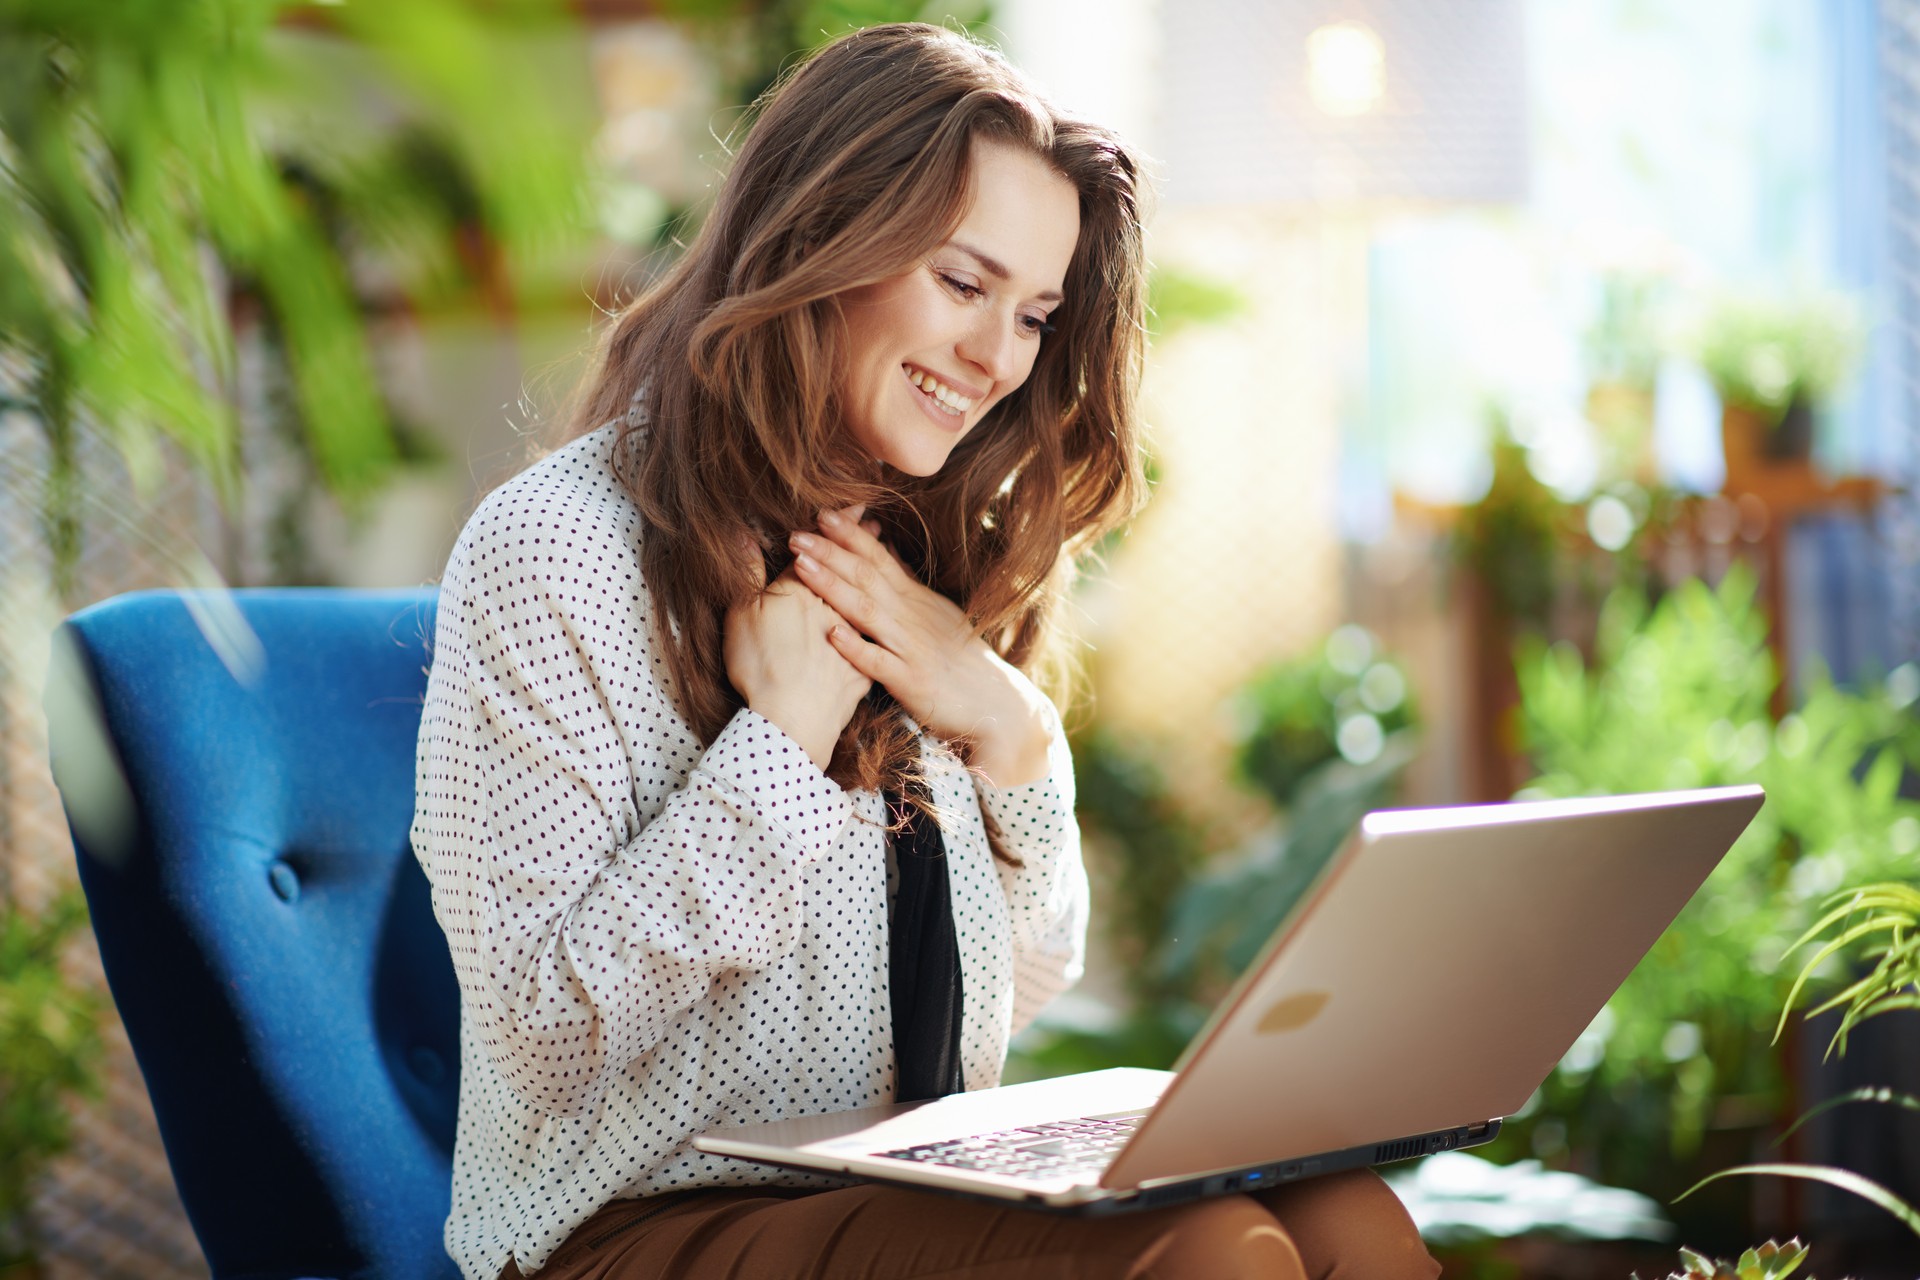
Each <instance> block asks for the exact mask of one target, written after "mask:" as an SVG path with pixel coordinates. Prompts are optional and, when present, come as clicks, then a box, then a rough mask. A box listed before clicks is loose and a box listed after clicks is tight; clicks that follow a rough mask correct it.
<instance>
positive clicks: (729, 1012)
mask: <svg viewBox="0 0 1920 1280" xmlns="http://www.w3.org/2000/svg"><path fill="white" fill-rule="evenodd" d="M1139 197H1140V191H1139V187H1138V175H1137V170H1136V166H1135V163H1134V161H1133V159H1132V158H1131V157H1130V156H1129V154H1128V153H1127V151H1126V150H1125V149H1124V148H1123V147H1122V146H1121V145H1120V144H1119V143H1118V142H1117V141H1116V140H1115V139H1114V138H1113V137H1112V136H1111V135H1110V134H1108V133H1106V132H1105V131H1103V130H1100V129H1098V128H1095V127H1093V126H1091V125H1088V124H1085V123H1082V122H1079V121H1075V120H1072V119H1068V118H1066V117H1063V116H1062V115H1060V114H1059V113H1058V112H1057V111H1055V110H1054V109H1053V108H1052V107H1050V106H1048V105H1047V104H1046V103H1045V102H1043V101H1042V100H1041V99H1040V98H1039V97H1038V96H1037V95H1036V94H1035V93H1034V92H1033V90H1032V89H1031V88H1030V87H1029V86H1028V85H1027V84H1026V83H1025V81H1024V80H1022V79H1021V78H1020V76H1019V75H1018V74H1017V73H1016V72H1014V71H1013V70H1012V69H1011V68H1010V67H1008V66H1007V65H1006V64H1005V63H1004V62H1003V61H1001V60H1000V59H999V58H998V57H997V56H995V55H993V54H992V53H990V52H988V51H985V50H983V49H980V48H978V47H976V46H974V45H973V44H971V43H969V42H968V41H967V40H965V39H964V38H962V37H960V36H957V35H954V34H953V33H950V32H946V31H943V30H940V29H938V28H934V27H927V26H919V25H906V26H890V27H879V28H873V29H870V30H868V31H865V32H861V33H857V34H854V35H850V36H848V37H846V38H844V39H842V40H840V41H837V42H835V43H834V44H832V45H830V46H829V47H828V48H826V49H825V50H824V51H822V52H821V53H819V54H818V55H816V56H815V57H814V58H813V59H812V60H810V61H809V62H808V63H806V64H805V65H804V66H802V67H801V68H800V69H798V70H797V71H796V72H795V73H794V74H792V75H791V76H790V77H789V78H788V80H787V81H786V82H785V83H784V84H783V85H782V86H781V87H779V88H778V89H777V90H776V91H774V92H773V93H772V94H771V95H770V96H769V99H768V100H767V101H766V102H765V104H764V106H763V109H762V111H761V113H760V115H759V118H758V119H757V121H756V123H755V124H754V126H753V129H752V131H751V135H750V137H749V139H748V141H747V143H746V145H745V147H744V148H743V149H742V151H741V153H740V155H739V157H738V160H737V162H736V164H735V166H734V169H733V173H732V175H731V177H730V178H729V180H728V182H727V184H726V186H725V189H724V190H723V191H722V193H721V195H720V197H719V199H718V201H717V203H716V206H715V208H714V210H713V213H712V215H711V217H710V219H709V221H708V223H707V224H706V226H705V228H704V229H703V230H702V232H701V234H700V236H699V238H698V239H697V240H696V241H695V243H694V244H693V245H692V247H691V248H690V249H689V251H688V252H687V254H686V255H685V257H684V258H683V259H682V260H681V262H680V263H679V265H678V266H677V267H676V268H675V270H674V271H673V272H672V274H671V275H670V276H669V277H668V278H667V279H666V280H665V281H664V282H663V283H662V284H661V285H659V286H658V287H657V288H655V289H654V290H652V291H651V292H649V293H648V294H647V295H646V296H645V297H644V298H642V299H641V300H639V301H638V302H637V303H636V304H634V306H633V307H632V308H631V309H630V310H628V311H627V312H626V313H625V314H624V315H623V316H621V317H620V319H619V321H618V322H617V323H616V324H615V326H614V327H613V330H612V332H611V334H610V336H609V340H608V342H607V345H606V350H605V354H604V359H603V362H602V365H601V368H600V370H599V372H598V374H597V376H596V379H595V381H594V383H593V384H592V387H591V390H590V391H589V393H588V395H587V397H586V402H585V408H584V412H583V414H582V415H581V417H580V422H581V424H582V427H581V431H580V432H579V433H578V434H577V438H575V439H574V440H573V441H572V442H571V443H569V444H567V445H565V446H564V447H562V448H560V449H559V450H557V451H556V452H554V453H553V454H551V455H550V456H549V457H547V458H546V459H544V460H543V461H541V462H539V463H538V464H536V465H535V466H533V467H532V468H530V469H529V470H527V471H526V472H524V473H522V474H521V475H520V476H518V477H517V478H515V479H514V480H512V481H510V482H509V483H507V484H506V485H505V486H503V487H502V488H501V489H499V490H498V491H496V492H495V493H493V494H492V495H491V496H490V497H489V498H488V499H487V500H486V501H485V502H484V503H483V504H482V505H481V507H480V509H479V510H478V511H477V512H476V513H475V515H474V516H473V518H472V520H471V521H470V522H469V524H468V526H467V528H466V530H465V532H464V533H463V534H462V536H461V538H460V541H459V544H458V546H456V548H455V550H454V552H453V556H452V558H451V560H450V562H449V564H448V566H447V572H446V577H445V580H444V583H443V586H442V593H441V606H440V621H439V624H438V635H437V647H436V651H435V655H434V664H433V673H432V679H431V683H430V688H429V692H428V698H427V706H426V713H425V717H424V720H423V722H422V726H421V736H420V747H419V756H418V776H417V782H418V810H417V816H416V818H415V823H414V831H413V837H414V847H415V850H416V852H417V853H418V855H419V857H420V859H421V861H422V863H423V864H424V865H425V867H426V869H427V872H428V875H429V877H430V879H431V880H432V883H433V894H434V907H435V911H436V914H437V915H438V917H439V920H440V922H441V924H442V926H443V927H444V928H445V930H446V933H447V937H448V939H449V941H450V943H451V946H452V951H453V958H454V963H455V968H456V970H457V971H458V974H459V977H460V982H461V989H462V1022H461V1031H462V1076H461V1090H460V1120H459V1138H458V1144H457V1147H456V1151H455V1160H454V1203H453V1211H452V1214H451V1216H450V1218H449V1220H448V1223H447V1244H448V1249H449V1251H450V1252H451V1253H452V1255H453V1256H454V1257H455V1258H456V1259H457V1260H458V1261H459V1263H460V1265H461V1268H462V1270H463V1271H464V1273H465V1274H466V1275H467V1277H468V1278H469V1280H481V1278H482V1277H488V1278H491V1277H494V1276H517V1275H530V1274H535V1273H537V1274H538V1275H539V1276H541V1277H542V1278H543V1280H544V1278H545V1277H548V1276H552V1277H555V1278H556V1280H565V1278H567V1277H576V1276H588V1275H592V1276H604V1277H640V1276H647V1277H653V1276H687V1277H701V1276H709V1275H713V1276H718V1275H728V1276H752V1277H776V1276H802V1275H805V1276H840V1275H874V1276H900V1277H906V1276H932V1275H939V1276H943V1277H962V1276H982V1277H985V1276H995V1277H1014V1276H1029V1275H1031V1276H1042V1275H1045V1276H1089V1277H1091V1276H1122V1275H1143V1276H1144V1275H1153V1276H1162V1277H1173V1276H1183V1277H1184V1276H1207V1277H1209V1278H1217V1277H1226V1276H1237V1275H1249V1276H1251V1275H1261V1276H1267V1275H1273V1276H1298V1275H1314V1276H1321V1275H1348V1276H1357V1275H1365V1276H1368V1277H1381V1278H1389V1277H1394V1276H1400V1275H1406V1276H1430V1275H1432V1274H1434V1268H1433V1265H1432V1263H1431V1260H1430V1259H1428V1258H1427V1255H1426V1253H1425V1251H1424V1250H1422V1249H1421V1248H1420V1247H1419V1243H1418V1240H1417V1237H1416V1236H1414V1234H1413V1233H1412V1230H1411V1227H1410V1224H1409V1223H1408V1221H1407V1218H1406V1215H1405V1213H1404V1211H1403V1210H1401V1208H1400V1206H1399V1204H1398V1202H1397V1201H1395V1200H1394V1199H1393V1197H1392V1195H1391V1193H1390V1192H1388V1191H1386V1189H1385V1188H1384V1186H1383V1185H1382V1184H1381V1183H1380V1182H1379V1180H1378V1179H1377V1178H1375V1177H1374V1176H1373V1175H1372V1174H1370V1173H1368V1174H1364V1175H1362V1176H1359V1177H1343V1178H1331V1179H1322V1180H1320V1181H1319V1182H1318V1183H1316V1184H1313V1185H1309V1186H1304V1187H1301V1188H1299V1189H1298V1190H1297V1191H1293V1192H1288V1193H1285V1194H1280V1195H1274V1196H1271V1197H1269V1198H1268V1199H1266V1200H1264V1201H1258V1202H1257V1201H1255V1200H1252V1199H1249V1198H1246V1197H1229V1198H1226V1199H1222V1200H1217V1201H1212V1202H1208V1203H1205V1204H1199V1205H1193V1206H1187V1207H1184V1208H1177V1209H1172V1210H1161V1211H1155V1212H1152V1213H1142V1214H1137V1215H1131V1216H1127V1217H1122V1218H1118V1219H1111V1220H1106V1221H1098V1222H1095V1221H1079V1220H1074V1219H1065V1218H1055V1217H1048V1216H1044V1215H1039V1214H1032V1213H1026V1212H1023V1211H1019V1210H1011V1209H997V1208H993V1207H988V1206H976V1205H972V1204H968V1203H963V1202H959V1201H949V1200H943V1199H938V1198H934V1197H929V1196H924V1195H920V1194H917V1193H913V1192H906V1191H899V1190H888V1189H882V1188H877V1187H873V1186H864V1185H863V1186H846V1185H844V1184H843V1183H842V1182H840V1181H839V1180H835V1179H830V1178H824V1177H815V1176H812V1175H807V1174H802V1173H795V1172H791V1171H785V1170H781V1169H777V1168H773V1167H768V1166H760V1165H752V1164H747V1163H742V1162H736V1161H730V1160H726V1159H723V1158H719V1157H711V1156H706V1155H702V1154H700V1153H699V1152H696V1151H694V1150H693V1149H692V1147H691V1146H690V1144H689V1139H690V1137H691V1136H692V1135H694V1134H696V1133H698V1132H700V1131H702V1130H704V1129H708V1128H712V1127H717V1126H722V1125H727V1124H732V1123H741V1122H746V1121H752V1120H769V1119H774V1118H778V1117H783V1116H792V1115H803V1114H809V1113H817V1112H824V1111H830V1110H837V1109H842V1108H848V1107H855V1106H861V1105H866V1104H871V1103H877V1102H885V1101H890V1100H893V1099H895V1098H906V1097H924V1096H932V1095H935V1094H938V1093H942V1092H946V1091H950V1090H952V1089H956V1088H974V1089H977V1088H985V1087H989V1086H992V1085H994V1084H996V1083H997V1082H998V1080H999V1075H1000V1070H1001V1066H1002V1063H1003V1061H1004V1058H1005V1053H1006V1046H1007V1041H1008V1039H1009V1038H1010V1037H1011V1036H1012V1035H1013V1033H1014V1032H1015V1031H1017V1030H1018V1029H1019V1028H1020V1027H1021V1026H1023V1025H1024V1024H1025V1023H1026V1022H1027V1021H1028V1020H1029V1019H1031V1018H1032V1016H1033V1015H1034V1013H1035V1012H1036V1011H1037V1010H1038V1009H1039V1008H1040V1007H1041V1006H1042V1005H1044V1004H1045V1003H1046V1002H1047V1001H1048V1000H1049V999H1051V998H1052V997H1053V996H1055V995H1057V994H1058V993H1059V992H1060V991H1062V990H1063V989H1065V988H1066V987H1067V986H1068V985H1069V984H1071V983H1072V982H1073V981H1074V979H1075V978H1076V977H1077V976H1078V974H1079V970H1080V962H1081V950H1082V942H1083V937H1084V933H1085V927H1086V903H1087V887H1086V877H1085V873H1084V871H1083V869H1082V867H1081V862H1080V856H1079V844H1078V837H1077V833H1076V830H1075V827H1074V822H1073V783H1072V771H1071V764H1070V761H1069V760H1068V757H1067V751H1066V745H1065V741H1064V738H1063V736H1062V734H1061V730H1060V721H1059V716H1058V715H1057V714H1056V712H1055V710H1054V707H1053V704H1052V703H1051V702H1050V701H1049V700H1048V698H1047V697H1046V696H1044V695H1043V694H1042V693H1041V692H1040V691H1039V690H1038V688H1037V687H1036V686H1035V684H1034V683H1033V682H1032V680H1031V679H1030V678H1029V675H1030V673H1035V672H1039V671H1041V670H1042V669H1043V667H1044V666H1045V663H1046V659H1047V657H1048V654H1049V646H1050V640H1051V638H1052V635H1053V632H1052V627H1051V622H1052V615H1053V611H1054V609H1055V607H1056V605H1057V603H1058V601H1059V599H1060V595H1061V592H1062V590H1063V588H1064V585H1065V582H1066V578H1067V575H1068V573H1069V572H1070V570H1071V566H1072V561H1073V557H1074V554H1075V553H1076V552H1078V551H1080V550H1082V549H1083V548H1085V547H1086V546H1087V545H1088V544H1089V543H1091V542H1092V541H1093V540H1094V539H1096V538H1097V537H1098V536H1099V535H1101V534H1102V533H1104V532H1106V531H1107V530H1109V529H1111V528H1112V527H1114V526H1115V525H1116V524H1117V523H1118V522H1119V521H1121V520H1122V519H1123V518H1125V517H1126V516H1128V515H1129V514H1131V512H1132V510H1133V509H1134V507H1135V506H1136V504H1137V501H1138V499H1139V496H1140V494H1141V492H1142V483H1141V477H1140V472H1139V467H1138V460H1137V457H1136V452H1135V449H1136V445H1135V441H1136V410H1135V391H1136V385H1137V379H1138V371H1139V365H1140V354H1141V335H1142V328H1141V322H1142V309H1143V302H1142V277H1143V257H1142V250H1141V241H1140V220H1139V217H1140V215H1139V208H1138V200H1139ZM909 851H910V852H911V855H924V854H926V853H928V852H929V851H931V852H932V853H934V854H935V855H937V856H933V857H926V856H910V853H909ZM910 904H911V905H910Z"/></svg>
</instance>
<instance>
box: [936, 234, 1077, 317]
mask: <svg viewBox="0 0 1920 1280" xmlns="http://www.w3.org/2000/svg"><path fill="white" fill-rule="evenodd" d="M947 245H948V247H950V248H954V249H958V250H959V251H960V252H962V253H964V254H966V255H967V256H968V257H970V258H972V259H973V260H974V261H975V262H978V263H979V264H980V266H981V267H982V268H983V269H984V270H985V271H986V273H987V274H988V275H990V276H994V277H997V278H998V279H1001V280H1011V279H1013V272H1011V271H1009V270H1007V264H1006V263H1004V262H1002V261H1000V259H998V258H995V257H992V256H990V255H988V254H984V253H982V252H980V250H978V249H976V248H974V247H973V246H972V245H970V244H963V243H961V242H960V241H958V240H949V241H948V242H947ZM1064 296H1065V295H1064V294H1062V293H1061V292H1060V291H1059V290H1058V289H1048V290H1047V291H1046V292H1045V293H1036V294H1034V295H1033V300H1034V301H1035V302H1059V301H1061V300H1062V298H1063V297H1064Z"/></svg>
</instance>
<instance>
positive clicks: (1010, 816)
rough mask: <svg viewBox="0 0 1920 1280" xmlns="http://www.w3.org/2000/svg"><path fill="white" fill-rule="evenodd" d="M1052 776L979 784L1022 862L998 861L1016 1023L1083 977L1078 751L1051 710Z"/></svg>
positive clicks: (1084, 909)
mask: <svg viewBox="0 0 1920 1280" xmlns="http://www.w3.org/2000/svg"><path fill="white" fill-rule="evenodd" d="M1052 719H1053V725H1052V741H1051V743H1050V744H1049V746H1048V748H1047V760H1048V765H1049V767H1048V771H1047V776H1046V777H1045V778H1043V779H1041V780H1040V781H1039V782H1035V783H1031V784H1029V785H1027V786H1020V787H995V786H990V785H988V784H986V783H981V784H980V802H981V807H982V808H983V809H984V810H985V812H986V815H987V817H988V818H989V819H990V820H991V821H992V822H993V823H994V824H995V825H996V826H997V827H998V828H999V829H1000V834H1001V836H1002V837H1003V838H1004V841H1005V844H1006V848H1007V851H1008V852H1009V853H1011V854H1012V855H1013V856H1014V857H1016V858H1018V859H1019V860H1020V863H1021V865H1020V866H1018V867H1013V866H1008V865H1007V864H1005V863H997V864H996V865H997V866H998V868H999V872H1000V883H1001V887H1002V888H1003V889H1004V891H1005V892H1006V895H1007V907H1008V914H1009V915H1010V917H1011V919H1012V922H1013V1027H1012V1031H1013V1032H1015V1033H1017V1032H1019V1031H1020V1029H1021V1028H1023V1027H1025V1026H1026V1025H1027V1024H1028V1023H1030V1022H1032V1021H1033V1018H1034V1015H1036V1014H1038V1013H1039V1012H1040V1010H1041V1009H1042V1008H1044V1007H1045V1006H1046V1005H1047V1003H1048V1002H1049V1001H1051V1000H1052V999H1053V998H1054V997H1055V996H1057V995H1059V994H1060V993H1061V992H1063V991H1065V990H1066V989H1067V988H1069V987H1071V986H1072V985H1073V984H1074V983H1076V982H1078V981H1079V980H1080V975H1081V971H1082V969H1083V968H1084V964H1085V960H1086V943H1087V916H1088V895H1087V872H1086V867H1085V866H1084V865H1083V864H1082V862H1081V860H1080V826H1079V824H1078V823H1077V822H1076V821H1075V820H1074V816H1073V803H1074V788H1073V758H1072V756H1071V754H1070V753H1069V752H1068V750H1067V738H1066V734H1065V732H1064V731H1063V730H1062V729H1061V727H1060V722H1059V717H1058V715H1055V716H1053V717H1052Z"/></svg>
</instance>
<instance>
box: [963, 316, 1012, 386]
mask: <svg viewBox="0 0 1920 1280" xmlns="http://www.w3.org/2000/svg"><path fill="white" fill-rule="evenodd" d="M1013 326H1014V321H1013V318H1012V317H1011V316H1006V315H1002V314H1000V313H999V312H998V311H996V310H985V311H983V312H982V313H981V314H980V316H979V317H978V318H977V319H975V321H974V323H973V324H971V325H969V326H968V328H967V330H966V332H965V333H963V334H962V335H961V337H960V341H959V343H958V344H957V345H956V347H955V351H956V352H957V354H958V355H959V356H960V358H961V359H962V360H965V361H966V362H967V363H969V364H971V365H973V366H974V367H975V368H977V369H979V370H980V372H982V373H984V374H986V375H987V377H989V378H991V379H992V380H993V381H995V382H1009V381H1012V380H1013V379H1015V378H1017V377H1018V376H1019V374H1020V362H1021V352H1020V349H1019V346H1018V345H1017V344H1018V342H1019V339H1018V337H1017V336H1016V335H1015V334H1014V331H1013Z"/></svg>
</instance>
